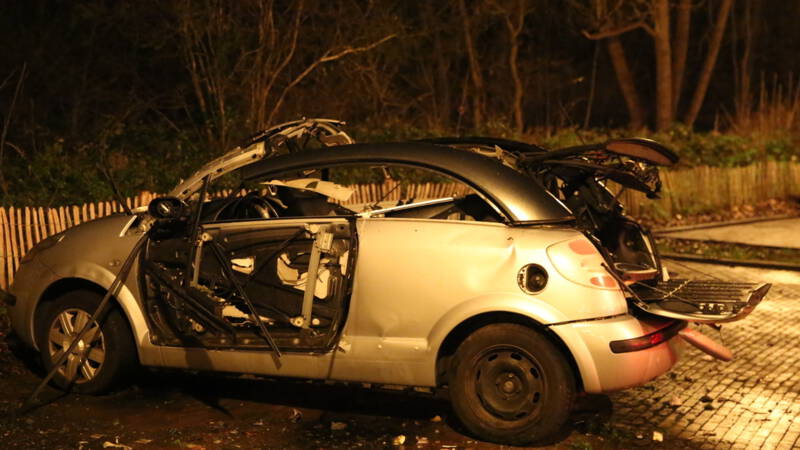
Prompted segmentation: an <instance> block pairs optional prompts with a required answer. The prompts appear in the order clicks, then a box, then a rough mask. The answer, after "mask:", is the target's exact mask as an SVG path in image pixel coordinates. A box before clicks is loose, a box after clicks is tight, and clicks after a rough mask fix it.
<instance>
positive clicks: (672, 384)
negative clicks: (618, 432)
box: [610, 261, 800, 449]
mask: <svg viewBox="0 0 800 450" xmlns="http://www.w3.org/2000/svg"><path fill="white" fill-rule="evenodd" d="M667 266H668V267H669V269H670V272H677V274H678V275H679V276H680V277H681V278H684V277H689V278H707V277H713V278H719V279H724V280H730V281H734V280H736V281H753V282H773V283H775V284H774V285H773V288H772V290H771V291H770V293H769V294H768V296H767V297H766V298H765V300H764V301H763V302H762V303H761V304H760V305H759V307H758V308H757V309H756V310H755V311H754V312H753V313H752V314H751V315H750V316H749V317H747V318H746V319H745V320H743V321H741V322H737V323H732V324H729V325H727V326H724V327H723V329H722V331H721V334H720V333H717V332H716V331H714V330H712V329H710V328H708V327H703V328H702V331H703V333H704V334H707V335H709V336H712V337H714V338H715V339H717V340H720V339H721V341H722V342H724V343H725V345H727V346H728V347H729V348H730V349H731V350H733V352H734V355H735V356H734V360H733V361H731V362H727V363H726V362H721V361H717V360H712V359H711V358H710V357H707V356H705V355H703V354H702V353H701V352H700V351H698V350H696V349H694V348H693V347H690V346H688V345H687V346H686V349H685V352H684V355H683V358H682V359H681V362H679V363H678V365H676V366H675V368H674V369H673V370H672V372H671V373H669V374H668V375H667V376H662V377H660V378H658V379H656V380H654V381H652V382H650V383H648V384H647V385H645V386H642V387H639V388H635V389H630V390H627V391H623V392H619V393H615V394H613V395H611V396H610V397H611V400H612V402H613V405H614V407H613V408H614V412H613V417H612V421H613V422H612V423H613V426H615V427H619V428H623V429H627V430H631V431H632V433H633V434H634V435H637V437H639V438H640V441H641V442H640V443H641V445H644V446H658V447H663V448H680V447H688V448H720V449H728V448H733V449H745V448H746V449H751V448H754V449H755V448H767V449H773V448H779V449H790V448H798V447H800V375H798V363H799V362H800V351H798V344H800V342H798V336H800V274H796V273H792V272H783V271H769V270H759V269H746V268H741V267H737V268H729V267H725V266H716V265H701V264H690V263H683V262H677V261H670V262H668V264H667ZM654 431H655V432H656V435H658V433H661V434H662V435H663V443H660V444H659V443H657V436H656V440H653V432H654Z"/></svg>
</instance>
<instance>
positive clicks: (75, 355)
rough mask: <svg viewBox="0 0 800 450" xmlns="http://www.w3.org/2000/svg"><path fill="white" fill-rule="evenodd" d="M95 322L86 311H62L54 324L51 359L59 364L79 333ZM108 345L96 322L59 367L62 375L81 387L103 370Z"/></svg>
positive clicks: (50, 334) (50, 347)
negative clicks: (58, 361)
mask: <svg viewBox="0 0 800 450" xmlns="http://www.w3.org/2000/svg"><path fill="white" fill-rule="evenodd" d="M89 320H91V316H90V315H89V313H87V312H86V311H84V310H82V309H77V308H70V309H66V310H64V311H62V312H61V313H60V314H59V315H58V316H56V317H55V319H54V320H53V322H52V323H51V324H50V329H49V332H48V339H47V341H48V348H49V352H50V360H51V361H53V362H55V361H56V360H58V358H60V357H61V355H62V354H63V353H64V352H65V351H66V350H67V349H69V346H70V345H72V342H73V341H75V338H76V337H77V335H78V333H80V331H81V330H82V329H83V327H84V326H86V324H87V323H88V322H89ZM105 356H106V345H105V338H104V336H103V331H102V330H101V329H100V325H99V324H98V323H97V322H96V321H94V322H92V324H91V325H90V326H89V329H88V330H87V331H86V333H85V334H84V336H83V338H82V339H81V340H80V341H79V342H78V344H77V345H75V347H74V348H73V350H72V351H71V352H70V354H69V355H68V356H67V358H66V359H65V360H64V361H63V362H62V363H61V365H60V366H59V368H58V374H59V375H61V376H62V377H64V378H65V379H67V380H68V381H69V380H72V381H74V382H75V383H77V384H80V383H86V382H87V381H90V380H92V379H94V378H95V377H96V376H97V374H98V373H99V372H100V370H101V369H102V367H103V363H104V362H105Z"/></svg>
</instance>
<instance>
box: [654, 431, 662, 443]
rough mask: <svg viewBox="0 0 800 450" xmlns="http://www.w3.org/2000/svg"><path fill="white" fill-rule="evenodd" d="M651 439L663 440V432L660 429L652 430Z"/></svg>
mask: <svg viewBox="0 0 800 450" xmlns="http://www.w3.org/2000/svg"><path fill="white" fill-rule="evenodd" d="M653 440H654V441H655V442H664V434H663V433H662V432H660V431H653Z"/></svg>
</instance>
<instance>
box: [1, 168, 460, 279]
mask: <svg viewBox="0 0 800 450" xmlns="http://www.w3.org/2000/svg"><path fill="white" fill-rule="evenodd" d="M350 189H353V191H354V192H353V195H352V197H351V198H350V199H349V200H348V201H347V202H345V203H344V204H345V205H349V204H366V203H375V202H381V201H392V200H395V201H396V200H400V199H401V198H416V199H428V198H441V197H448V196H454V195H462V194H464V193H465V192H466V187H465V186H463V185H460V184H458V183H421V184H411V185H406V184H400V183H398V182H396V181H391V180H390V181H388V182H386V183H383V184H359V185H353V186H350ZM229 194H230V191H222V192H219V193H217V194H216V196H227V195H229ZM156 196H157V194H153V193H151V192H142V193H141V194H139V195H137V196H135V197H132V198H127V199H125V203H127V204H128V206H129V207H130V208H138V207H140V206H146V205H147V204H149V203H150V201H151V200H152V199H153V198H155V197H156ZM121 211H123V208H122V207H121V206H120V204H119V203H117V202H115V201H106V202H97V203H86V204H83V205H71V206H59V207H53V208H46V207H30V206H25V207H13V206H12V207H10V208H3V207H0V289H3V290H7V289H8V286H10V285H11V282H12V281H13V280H14V272H16V270H17V269H18V268H19V264H20V260H21V259H22V258H23V257H24V256H25V254H26V253H27V252H28V251H29V250H30V249H31V248H33V246H34V245H36V244H37V243H38V242H39V241H41V240H43V239H46V238H47V237H48V236H52V235H54V234H56V233H60V232H62V231H64V230H66V229H67V228H70V227H73V226H75V225H79V224H81V223H83V222H88V221H90V220H94V219H98V218H100V217H105V216H108V215H111V214H114V213H117V212H121Z"/></svg>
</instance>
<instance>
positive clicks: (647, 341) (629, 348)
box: [610, 322, 686, 353]
mask: <svg viewBox="0 0 800 450" xmlns="http://www.w3.org/2000/svg"><path fill="white" fill-rule="evenodd" d="M685 327H686V322H675V323H673V324H672V325H670V326H668V327H666V328H662V329H660V330H658V331H654V332H652V333H649V334H645V335H644V336H639V337H635V338H632V339H624V340H621V341H612V342H611V344H610V346H611V351H612V352H614V353H627V352H635V351H637V350H644V349H646V348H650V347H655V346H656V345H658V344H661V343H662V342H667V341H668V340H670V339H672V338H673V337H675V335H676V334H678V332H679V331H680V330H682V329H683V328H685Z"/></svg>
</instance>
